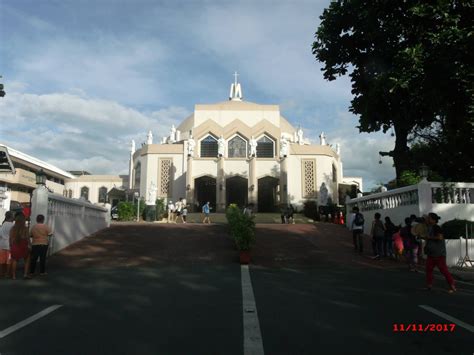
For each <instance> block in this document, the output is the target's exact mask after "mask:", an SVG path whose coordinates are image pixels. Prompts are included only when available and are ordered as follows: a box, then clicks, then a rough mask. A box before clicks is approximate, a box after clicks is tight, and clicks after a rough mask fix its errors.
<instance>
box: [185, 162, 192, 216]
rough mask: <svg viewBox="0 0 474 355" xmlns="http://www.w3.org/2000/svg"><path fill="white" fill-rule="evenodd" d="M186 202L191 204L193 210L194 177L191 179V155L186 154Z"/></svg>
mask: <svg viewBox="0 0 474 355" xmlns="http://www.w3.org/2000/svg"><path fill="white" fill-rule="evenodd" d="M186 203H187V204H188V205H189V206H192V211H193V212H194V179H193V157H192V156H188V164H187V167H186Z"/></svg>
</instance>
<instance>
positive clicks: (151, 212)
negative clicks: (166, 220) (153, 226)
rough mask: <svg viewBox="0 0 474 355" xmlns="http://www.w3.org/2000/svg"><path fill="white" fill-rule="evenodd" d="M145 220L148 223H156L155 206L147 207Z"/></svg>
mask: <svg viewBox="0 0 474 355" xmlns="http://www.w3.org/2000/svg"><path fill="white" fill-rule="evenodd" d="M145 219H146V221H147V222H154V221H156V206H155V205H146V215H145Z"/></svg>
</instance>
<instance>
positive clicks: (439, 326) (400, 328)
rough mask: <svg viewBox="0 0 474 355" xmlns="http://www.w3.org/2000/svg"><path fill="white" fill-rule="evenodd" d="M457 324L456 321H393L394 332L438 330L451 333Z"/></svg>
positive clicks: (438, 331)
mask: <svg viewBox="0 0 474 355" xmlns="http://www.w3.org/2000/svg"><path fill="white" fill-rule="evenodd" d="M455 329H456V324H454V323H428V324H423V323H393V328H392V330H393V332H394V333H404V332H413V333H416V332H418V333H424V332H437V333H450V332H454V330H455Z"/></svg>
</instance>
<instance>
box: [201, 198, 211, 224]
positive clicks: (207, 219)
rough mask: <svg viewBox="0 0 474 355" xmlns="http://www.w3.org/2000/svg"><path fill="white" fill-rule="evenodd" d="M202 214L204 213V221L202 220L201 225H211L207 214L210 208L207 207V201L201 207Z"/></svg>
mask: <svg viewBox="0 0 474 355" xmlns="http://www.w3.org/2000/svg"><path fill="white" fill-rule="evenodd" d="M202 213H204V219H203V220H202V223H206V221H207V223H208V224H211V219H210V218H209V214H210V213H211V207H210V206H209V201H208V202H206V203H205V204H204V206H202Z"/></svg>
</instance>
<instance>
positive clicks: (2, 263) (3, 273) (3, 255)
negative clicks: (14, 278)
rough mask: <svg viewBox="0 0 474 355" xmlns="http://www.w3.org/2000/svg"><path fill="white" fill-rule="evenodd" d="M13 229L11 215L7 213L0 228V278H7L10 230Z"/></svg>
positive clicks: (9, 262) (8, 272) (9, 257)
mask: <svg viewBox="0 0 474 355" xmlns="http://www.w3.org/2000/svg"><path fill="white" fill-rule="evenodd" d="M12 227H13V213H12V212H10V211H7V212H6V213H5V220H4V221H3V223H2V226H1V228H0V277H8V275H9V274H10V266H11V255H10V230H11V229H12Z"/></svg>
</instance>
